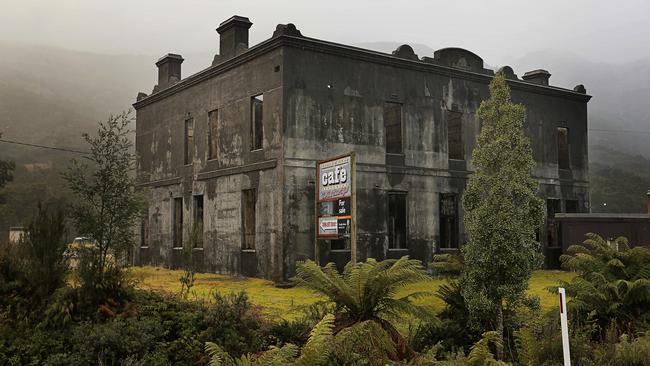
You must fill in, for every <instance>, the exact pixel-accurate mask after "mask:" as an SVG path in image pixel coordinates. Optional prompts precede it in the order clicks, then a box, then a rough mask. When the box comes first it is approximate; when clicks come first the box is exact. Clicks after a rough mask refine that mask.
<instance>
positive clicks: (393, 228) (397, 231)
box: [388, 192, 407, 249]
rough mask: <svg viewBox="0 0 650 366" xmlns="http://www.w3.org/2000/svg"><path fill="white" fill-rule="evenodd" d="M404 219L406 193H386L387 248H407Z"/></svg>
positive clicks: (405, 218)
mask: <svg viewBox="0 0 650 366" xmlns="http://www.w3.org/2000/svg"><path fill="white" fill-rule="evenodd" d="M406 220H407V217H406V193H404V192H391V193H388V248H390V249H406V248H407V244H406V223H407V221H406Z"/></svg>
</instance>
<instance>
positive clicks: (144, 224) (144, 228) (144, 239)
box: [140, 216, 149, 248]
mask: <svg viewBox="0 0 650 366" xmlns="http://www.w3.org/2000/svg"><path fill="white" fill-rule="evenodd" d="M140 246H141V247H143V248H146V247H148V246H149V216H144V217H142V221H141V222H140Z"/></svg>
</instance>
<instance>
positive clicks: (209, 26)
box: [0, 0, 650, 66]
mask: <svg viewBox="0 0 650 366" xmlns="http://www.w3.org/2000/svg"><path fill="white" fill-rule="evenodd" d="M0 3H1V7H0V40H1V41H5V42H11V43H29V44H39V45H49V46H54V47H63V48H68V49H74V50H82V51H91V52H96V53H111V54H145V55H162V54H164V53H167V52H176V53H181V54H196V53H210V52H212V51H214V52H216V51H217V49H218V37H217V34H216V32H215V28H216V27H217V26H218V24H219V22H221V21H223V20H225V19H227V18H229V17H230V16H232V15H234V14H237V15H242V16H247V17H249V18H250V20H251V21H252V22H253V27H252V29H251V35H250V38H251V42H250V43H251V44H255V43H258V42H260V41H262V40H264V39H266V38H269V37H270V36H271V34H272V32H273V30H274V29H275V25H276V24H278V23H288V22H291V23H294V24H296V26H297V27H298V29H300V30H301V31H302V33H303V35H306V36H309V37H314V38H319V39H325V40H330V41H334V42H340V43H348V44H349V43H362V42H377V41H395V42H400V43H419V44H424V45H428V46H430V47H432V48H434V49H437V48H442V47H449V46H457V47H463V48H467V49H469V50H471V51H473V52H475V53H477V54H478V55H479V56H481V57H483V59H484V60H485V62H486V63H487V64H490V65H494V66H498V65H504V64H508V62H509V59H511V58H513V57H521V56H524V55H526V54H527V53H530V52H534V51H539V50H554V51H561V52H571V53H574V54H577V55H580V56H583V57H588V58H592V59H595V60H602V61H603V62H609V63H621V62H628V61H635V60H637V59H639V58H642V57H648V56H650V1H647V0H646V1H640V0H619V1H604V0H603V1H601V0H593V1H586V0H579V1H578V0H560V1H558V0H550V1H549V0H544V1H541V0H540V1H535V2H533V1H527V2H525V1H522V0H519V1H515V0H512V1H506V0H499V1H478V0H477V1H466V0H454V1H449V0H446V1H434V0H422V1H406V0H401V1H395V0H391V1H386V0H363V1H353V0H347V1H338V0H337V1H334V0H323V1H307V0H292V1H290V0H275V1H270V0H267V1H253V0H185V1H171V0H155V1H154V0H146V1H145V0H111V1H93V0H56V1H53V0H42V1H31V0H0ZM420 56H424V55H420Z"/></svg>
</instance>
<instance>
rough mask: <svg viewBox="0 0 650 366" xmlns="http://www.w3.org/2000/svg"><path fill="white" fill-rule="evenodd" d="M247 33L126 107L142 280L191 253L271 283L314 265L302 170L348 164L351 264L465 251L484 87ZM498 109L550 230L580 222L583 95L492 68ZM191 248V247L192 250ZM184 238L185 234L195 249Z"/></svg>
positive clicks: (455, 56)
mask: <svg viewBox="0 0 650 366" xmlns="http://www.w3.org/2000/svg"><path fill="white" fill-rule="evenodd" d="M251 25H252V23H251V22H250V21H249V20H248V19H247V18H243V17H238V16H235V17H232V18H230V19H228V20H226V21H225V22H223V23H222V24H221V25H220V26H219V28H218V29H217V32H218V33H219V36H220V54H218V55H216V56H215V58H214V60H213V63H212V66H210V67H208V68H207V69H205V70H203V71H200V72H199V73H196V74H194V75H191V76H189V77H186V78H182V77H181V64H182V62H183V58H182V57H181V56H180V55H175V54H168V55H166V56H164V57H163V58H161V59H160V60H159V61H158V62H157V63H156V65H157V66H158V73H159V77H158V83H157V85H156V86H155V87H154V90H153V92H152V94H151V95H146V94H144V93H140V94H139V95H138V100H137V102H136V103H135V104H134V107H135V109H136V112H137V117H136V118H137V122H136V125H137V127H136V149H137V153H138V155H139V164H138V174H139V178H140V181H141V182H142V184H143V185H144V186H145V187H146V188H147V192H148V198H149V209H148V213H147V214H146V215H145V217H143V220H142V227H141V246H140V248H139V249H138V250H137V254H136V255H137V258H136V260H137V261H138V262H139V263H142V264H147V263H151V264H158V265H166V266H172V267H176V266H180V265H181V264H182V263H183V261H182V258H183V250H182V248H183V247H185V248H187V247H188V246H192V247H193V249H192V253H193V259H194V262H195V263H198V265H199V266H200V267H201V268H202V269H203V270H205V271H210V272H219V273H229V274H244V275H249V276H258V277H265V278H269V279H273V280H276V281H282V280H284V279H286V278H288V277H290V276H292V275H293V272H294V268H295V262H296V261H298V260H302V259H307V258H311V259H313V257H314V253H315V250H314V248H315V244H314V237H315V233H314V230H315V208H314V199H315V179H316V177H315V164H316V161H318V160H323V159H326V158H328V157H333V156H337V155H341V154H345V153H348V152H351V151H353V152H355V154H356V157H357V197H358V198H357V200H358V201H357V202H358V211H357V212H358V233H357V239H358V244H357V258H359V259H360V260H363V259H365V258H369V257H373V258H377V259H384V258H395V257H400V256H402V255H405V254H408V255H410V256H411V257H413V258H418V259H421V260H423V261H425V262H428V261H429V260H430V258H431V255H432V253H434V252H440V251H447V250H452V251H453V250H457V248H458V247H459V246H461V245H462V244H463V242H465V241H466V239H467V238H466V235H465V234H464V228H463V212H462V207H461V204H460V198H461V196H462V193H463V190H464V187H465V185H466V183H467V179H468V176H469V175H470V174H471V172H472V161H471V152H472V150H473V148H474V146H475V140H476V136H477V134H478V132H479V129H480V120H479V119H478V117H477V116H476V111H477V109H478V107H479V105H480V102H481V101H482V100H484V99H486V98H488V96H489V90H488V85H489V83H490V81H491V79H492V77H493V75H494V72H493V71H492V70H488V69H485V68H484V66H483V60H482V59H481V58H480V57H479V56H477V55H475V54H473V53H472V52H469V51H467V50H464V49H459V48H445V49H440V50H438V51H436V52H435V53H434V55H431V56H432V57H429V56H425V57H418V56H417V55H416V54H415V53H414V52H413V49H412V48H411V47H409V46H408V45H403V46H401V47H399V48H398V49H397V50H395V51H394V52H393V53H392V54H386V53H380V52H375V51H370V50H365V49H360V48H356V47H351V46H347V45H341V44H336V43H332V42H327V41H323V40H318V39H314V38H308V37H305V36H303V35H302V34H301V32H300V31H299V30H298V29H296V27H295V26H294V25H292V24H287V25H284V24H280V25H278V26H277V28H276V30H275V31H274V32H273V34H272V36H271V37H270V38H269V39H267V40H265V41H263V42H261V43H259V44H257V45H255V46H253V47H249V46H248V30H249V28H250V27H251ZM502 71H503V72H504V73H505V74H506V76H507V78H508V82H509V85H510V87H511V89H512V99H513V100H514V101H515V102H518V103H522V104H524V105H525V106H526V108H527V117H526V123H525V132H526V133H527V135H528V136H530V138H531V145H532V149H533V154H534V157H535V160H536V161H537V167H536V169H535V172H534V176H535V177H536V178H537V179H538V180H539V182H540V195H541V196H543V197H544V198H545V199H547V200H548V201H547V202H549V209H548V210H549V223H550V225H547V226H546V227H544V228H541V229H540V240H542V242H543V243H544V244H545V247H551V249H548V250H549V251H550V252H552V251H553V248H552V247H553V246H554V245H555V244H554V243H555V242H554V240H555V239H554V238H553V236H554V234H553V231H552V230H549V229H548V227H549V226H550V227H551V229H552V219H553V214H554V213H556V212H589V192H588V182H587V162H588V158H587V103H588V101H589V99H590V96H589V95H587V94H586V91H585V89H584V87H583V86H581V85H579V86H576V87H575V88H574V89H573V90H569V89H563V88H558V87H554V86H551V85H549V77H550V74H549V73H548V72H547V71H545V70H535V71H531V72H527V73H525V74H524V75H523V76H522V77H521V78H520V77H518V76H517V75H516V74H515V73H514V71H513V70H512V69H511V68H510V67H507V66H506V67H504V68H502ZM193 233H194V234H196V235H193ZM197 233H198V234H197ZM317 245H319V250H318V252H319V253H320V257H321V258H320V260H321V262H326V261H334V262H336V263H339V264H342V263H345V262H346V261H347V260H349V258H350V251H349V244H348V243H347V241H345V240H341V241H336V240H334V241H322V242H319V243H318V244H317Z"/></svg>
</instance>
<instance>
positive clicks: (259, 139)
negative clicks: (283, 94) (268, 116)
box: [251, 94, 264, 150]
mask: <svg viewBox="0 0 650 366" xmlns="http://www.w3.org/2000/svg"><path fill="white" fill-rule="evenodd" d="M263 116H264V95H263V94H260V95H256V96H254V97H252V98H251V150H259V149H261V148H262V144H263V141H264V118H263Z"/></svg>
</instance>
